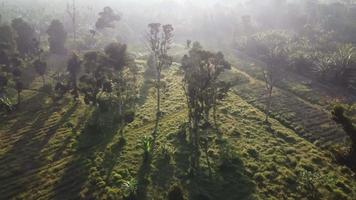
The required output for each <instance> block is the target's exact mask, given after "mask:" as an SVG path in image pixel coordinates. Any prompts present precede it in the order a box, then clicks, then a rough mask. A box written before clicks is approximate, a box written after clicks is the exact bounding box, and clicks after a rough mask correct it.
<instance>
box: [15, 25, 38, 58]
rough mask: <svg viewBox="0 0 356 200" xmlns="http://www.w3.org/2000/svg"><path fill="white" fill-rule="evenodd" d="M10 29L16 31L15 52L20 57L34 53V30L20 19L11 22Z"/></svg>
mask: <svg viewBox="0 0 356 200" xmlns="http://www.w3.org/2000/svg"><path fill="white" fill-rule="evenodd" d="M11 26H12V28H13V29H14V30H15V31H16V35H17V37H16V44H17V50H18V51H19V53H20V55H21V56H28V55H32V54H34V53H35V51H36V46H35V43H34V39H35V38H36V35H35V30H34V28H32V27H31V26H30V25H29V24H28V23H26V22H25V21H23V19H21V18H16V19H14V20H12V22H11Z"/></svg>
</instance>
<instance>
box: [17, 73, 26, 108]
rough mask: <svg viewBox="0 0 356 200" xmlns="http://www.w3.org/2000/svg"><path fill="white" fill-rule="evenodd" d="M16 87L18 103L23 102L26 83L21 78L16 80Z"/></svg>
mask: <svg viewBox="0 0 356 200" xmlns="http://www.w3.org/2000/svg"><path fill="white" fill-rule="evenodd" d="M15 89H16V91H17V105H18V106H19V105H20V104H21V92H22V91H23V90H24V89H25V88H24V83H23V82H22V81H21V80H20V79H16V80H15Z"/></svg>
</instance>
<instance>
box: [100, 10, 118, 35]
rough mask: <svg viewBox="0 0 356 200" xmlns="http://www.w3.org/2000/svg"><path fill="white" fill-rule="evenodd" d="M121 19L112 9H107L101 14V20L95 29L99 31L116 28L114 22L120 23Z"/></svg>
mask: <svg viewBox="0 0 356 200" xmlns="http://www.w3.org/2000/svg"><path fill="white" fill-rule="evenodd" d="M120 19H121V17H120V15H118V14H116V13H115V12H114V10H113V9H112V8H111V7H105V8H104V9H103V11H102V12H100V13H99V18H98V20H97V21H96V23H95V27H96V28H97V29H98V30H102V29H105V28H114V27H115V25H114V22H116V21H120Z"/></svg>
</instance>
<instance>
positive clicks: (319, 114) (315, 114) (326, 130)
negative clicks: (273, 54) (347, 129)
mask: <svg viewBox="0 0 356 200" xmlns="http://www.w3.org/2000/svg"><path fill="white" fill-rule="evenodd" d="M235 66H236V67H237V69H238V71H239V72H240V73H241V72H242V71H246V72H247V73H249V74H254V77H251V76H250V75H249V74H246V73H243V74H244V75H245V76H246V77H247V79H248V80H249V81H246V82H245V83H244V84H240V85H237V87H235V88H234V91H235V93H236V94H238V95H239V96H241V97H242V98H243V99H244V100H246V101H248V102H250V103H251V104H253V105H254V106H256V107H257V108H259V109H260V110H264V109H265V105H266V104H265V101H266V98H265V85H264V82H262V81H261V80H259V79H258V78H259V77H261V68H260V67H258V63H255V62H251V61H249V62H247V61H246V60H243V61H241V60H235ZM240 70H242V71H240ZM289 78H290V76H289V77H285V79H284V81H285V82H288V81H289ZM292 81H293V80H292ZM309 89H310V88H309ZM310 90H311V89H310ZM319 90H320V88H319ZM317 91H318V90H317V89H315V92H313V90H312V91H310V92H308V93H307V94H300V93H298V92H296V93H292V92H291V91H289V90H286V89H281V88H280V87H279V88H277V89H276V90H275V91H274V94H273V104H272V107H271V111H272V116H273V117H274V118H276V119H278V120H279V121H280V122H281V123H283V124H284V125H285V126H287V127H289V128H291V129H293V130H294V131H295V132H297V133H298V134H299V135H300V136H302V137H303V138H305V139H307V140H308V141H310V142H312V143H315V144H317V146H319V147H330V146H333V145H344V144H345V139H346V137H347V136H346V134H345V133H344V131H343V130H342V128H341V127H339V126H338V125H337V124H336V123H335V122H334V121H333V120H332V119H331V113H330V112H329V111H328V110H327V108H326V102H325V101H322V99H324V98H329V97H330V96H327V95H326V94H325V93H322V92H319V93H318V92H317ZM312 95H314V97H313V96H312ZM315 98H317V99H318V101H317V100H316V99H315Z"/></svg>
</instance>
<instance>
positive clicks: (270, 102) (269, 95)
mask: <svg viewBox="0 0 356 200" xmlns="http://www.w3.org/2000/svg"><path fill="white" fill-rule="evenodd" d="M272 92H273V87H272V86H271V88H270V89H269V91H268V98H267V106H266V111H265V112H266V113H265V114H266V119H265V122H267V123H268V119H269V116H270V112H271V106H272Z"/></svg>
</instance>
